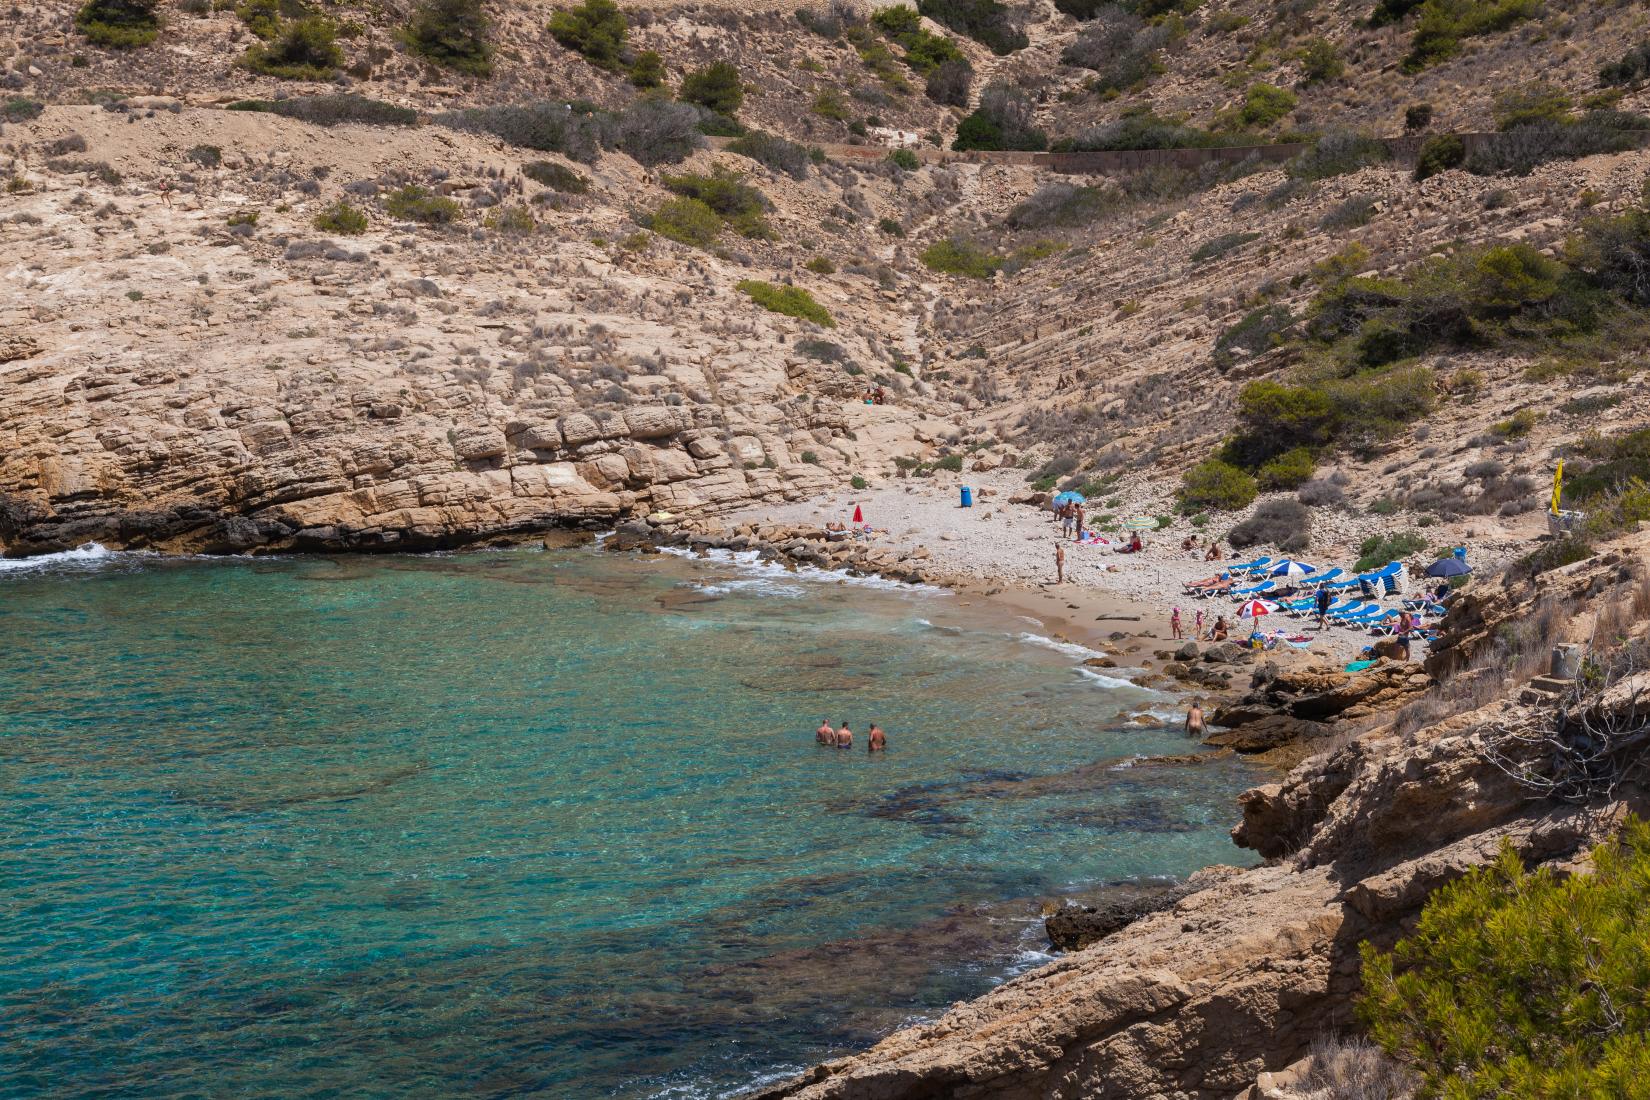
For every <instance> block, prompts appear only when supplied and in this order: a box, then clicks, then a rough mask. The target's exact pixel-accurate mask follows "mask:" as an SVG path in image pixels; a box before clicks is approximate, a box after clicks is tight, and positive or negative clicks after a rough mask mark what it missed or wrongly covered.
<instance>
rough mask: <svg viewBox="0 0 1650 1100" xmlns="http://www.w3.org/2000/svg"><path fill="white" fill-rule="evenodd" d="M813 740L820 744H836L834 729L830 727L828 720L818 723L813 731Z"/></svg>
mask: <svg viewBox="0 0 1650 1100" xmlns="http://www.w3.org/2000/svg"><path fill="white" fill-rule="evenodd" d="M814 740H815V741H818V742H819V743H820V744H821V745H834V744H836V730H834V729H832V728H831V723H830V722H829V721H828V720H826V721H821V722H820V723H819V728H818V729H817V730H815V731H814Z"/></svg>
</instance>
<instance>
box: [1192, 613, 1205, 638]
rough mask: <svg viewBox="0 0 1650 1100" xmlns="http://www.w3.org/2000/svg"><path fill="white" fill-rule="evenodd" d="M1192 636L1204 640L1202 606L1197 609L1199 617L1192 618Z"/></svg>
mask: <svg viewBox="0 0 1650 1100" xmlns="http://www.w3.org/2000/svg"><path fill="white" fill-rule="evenodd" d="M1192 637H1194V638H1196V639H1197V640H1198V641H1200V642H1201V641H1202V640H1203V609H1202V608H1201V607H1200V608H1198V609H1197V618H1195V619H1193V620H1192Z"/></svg>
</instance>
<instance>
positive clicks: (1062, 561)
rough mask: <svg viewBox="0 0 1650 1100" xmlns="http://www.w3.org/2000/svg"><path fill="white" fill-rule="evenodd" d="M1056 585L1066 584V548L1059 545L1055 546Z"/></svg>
mask: <svg viewBox="0 0 1650 1100" xmlns="http://www.w3.org/2000/svg"><path fill="white" fill-rule="evenodd" d="M1054 583H1055V584H1065V583H1066V548H1065V547H1064V546H1061V545H1060V544H1059V543H1055V544H1054Z"/></svg>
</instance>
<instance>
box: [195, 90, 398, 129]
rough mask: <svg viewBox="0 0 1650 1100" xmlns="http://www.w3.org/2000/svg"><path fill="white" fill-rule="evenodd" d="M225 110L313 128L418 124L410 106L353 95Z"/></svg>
mask: <svg viewBox="0 0 1650 1100" xmlns="http://www.w3.org/2000/svg"><path fill="white" fill-rule="evenodd" d="M225 110H230V111H261V112H266V113H268V114H274V115H281V116H282V117H283V118H295V119H297V120H298V121H300V122H307V123H310V124H311V125H314V126H336V125H338V124H339V123H343V122H359V123H362V124H364V125H368V126H412V125H414V124H416V123H417V122H418V112H417V111H415V110H413V109H412V108H411V107H397V106H395V104H393V103H384V102H382V101H380V100H376V99H368V98H366V97H365V96H358V95H352V94H342V95H309V96H293V97H291V98H289V99H242V100H237V101H236V102H234V103H231V104H230V105H229V106H228V107H226V108H225Z"/></svg>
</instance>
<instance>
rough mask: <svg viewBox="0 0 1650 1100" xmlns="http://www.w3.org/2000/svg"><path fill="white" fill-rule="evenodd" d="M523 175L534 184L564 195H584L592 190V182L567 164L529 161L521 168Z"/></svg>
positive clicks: (549, 161)
mask: <svg viewBox="0 0 1650 1100" xmlns="http://www.w3.org/2000/svg"><path fill="white" fill-rule="evenodd" d="M521 174H522V175H524V176H526V177H527V178H528V179H530V180H532V181H533V182H534V183H542V184H543V185H544V186H546V187H548V188H550V190H552V191H560V192H561V193H562V194H564V195H582V194H584V193H585V192H587V191H589V190H590V181H589V180H588V179H586V178H585V177H584V176H582V175H580V174H579V173H577V172H575V171H573V169H571V168H569V167H567V166H566V165H565V164H557V163H556V162H555V161H551V160H534V161H528V162H527V163H526V164H524V165H522V166H521Z"/></svg>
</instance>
